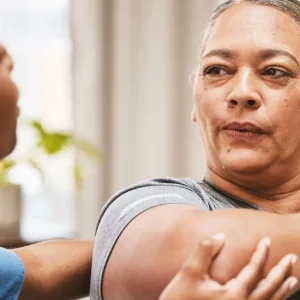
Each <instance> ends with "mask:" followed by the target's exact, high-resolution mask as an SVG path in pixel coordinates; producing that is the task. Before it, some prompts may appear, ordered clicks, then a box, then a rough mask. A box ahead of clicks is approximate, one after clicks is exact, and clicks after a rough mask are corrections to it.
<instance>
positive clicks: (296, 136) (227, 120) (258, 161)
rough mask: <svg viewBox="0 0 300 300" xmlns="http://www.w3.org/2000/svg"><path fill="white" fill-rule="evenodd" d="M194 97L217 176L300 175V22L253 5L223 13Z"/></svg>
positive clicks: (196, 115)
mask: <svg viewBox="0 0 300 300" xmlns="http://www.w3.org/2000/svg"><path fill="white" fill-rule="evenodd" d="M194 97H195V108H194V111H193V114H192V119H193V121H195V122H197V123H198V124H199V127H200V130H201V133H202V137H203V142H204V146H205V149H206V153H207V161H208V166H209V168H211V169H212V170H213V171H215V172H216V173H219V174H220V175H222V174H223V175H224V174H225V172H227V173H228V174H235V175H237V174H238V175H243V176H251V175H255V174H258V173H260V172H264V173H265V171H268V172H269V173H267V174H268V175H269V174H275V173H276V174H278V173H277V172H283V173H281V176H282V177H284V176H296V175H297V174H300V26H299V25H297V24H296V22H295V21H294V19H293V18H291V17H290V16H288V15H287V14H285V13H283V12H281V11H280V10H277V9H275V8H272V7H268V6H261V5H257V4H252V3H242V4H238V5H234V6H232V7H231V8H229V9H228V10H227V11H225V12H224V13H223V14H221V16H220V17H219V18H218V19H217V20H216V23H215V25H214V26H213V28H212V31H211V33H210V36H209V38H208V41H207V44H206V46H205V49H204V52H203V55H202V58H201V63H200V66H199V69H198V75H197V76H196V78H195V83H194ZM265 174H266V173H265Z"/></svg>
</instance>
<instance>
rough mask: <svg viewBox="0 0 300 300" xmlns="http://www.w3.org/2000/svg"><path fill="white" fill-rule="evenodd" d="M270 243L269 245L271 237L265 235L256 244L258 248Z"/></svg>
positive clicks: (267, 245)
mask: <svg viewBox="0 0 300 300" xmlns="http://www.w3.org/2000/svg"><path fill="white" fill-rule="evenodd" d="M270 245H271V239H270V238H269V237H265V238H263V239H262V240H260V242H259V244H258V248H262V247H269V246H270Z"/></svg>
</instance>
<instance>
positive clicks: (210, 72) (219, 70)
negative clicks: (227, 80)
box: [204, 67, 228, 76]
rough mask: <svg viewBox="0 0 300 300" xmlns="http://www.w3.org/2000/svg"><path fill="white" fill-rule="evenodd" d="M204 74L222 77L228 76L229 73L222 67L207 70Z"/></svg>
mask: <svg viewBox="0 0 300 300" xmlns="http://www.w3.org/2000/svg"><path fill="white" fill-rule="evenodd" d="M204 74H205V75H206V74H208V75H211V76H222V75H227V74H228V73H227V72H226V71H225V70H224V69H222V68H221V67H210V68H208V69H206V70H205V72H204Z"/></svg>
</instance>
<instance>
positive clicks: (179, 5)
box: [0, 0, 221, 246]
mask: <svg viewBox="0 0 300 300" xmlns="http://www.w3.org/2000/svg"><path fill="white" fill-rule="evenodd" d="M220 2H221V1H219V0H43V1H40V0H10V1H7V0H0V42H1V43H4V44H5V45H6V47H7V48H8V50H9V52H10V53H11V54H12V57H13V58H14V61H15V71H14V73H13V78H14V80H15V81H16V83H17V85H18V87H19V89H20V101H19V104H20V107H21V118H25V119H26V118H34V119H39V120H41V121H42V123H43V125H45V127H46V128H47V130H49V131H51V130H59V131H62V132H65V131H66V132H69V131H74V132H75V133H76V135H77V136H78V137H79V138H82V139H85V140H86V141H88V142H92V143H93V144H94V145H96V146H97V147H98V148H99V149H101V152H102V155H103V159H102V160H101V161H100V160H99V161H97V160H92V161H91V160H89V159H88V158H87V157H86V156H83V155H82V154H81V153H75V151H74V149H68V150H67V151H65V152H63V153H62V154H60V155H59V156H53V157H49V156H44V155H41V156H37V157H35V158H36V159H37V160H38V161H39V163H40V164H41V166H42V168H43V170H44V171H45V173H46V174H45V175H46V182H45V183H42V182H41V180H40V176H38V174H37V173H36V172H34V171H33V170H30V168H29V169H28V168H26V167H24V166H22V165H20V166H19V167H18V168H16V170H14V171H13V172H12V173H11V174H10V177H11V179H12V181H13V182H14V183H16V184H21V185H22V188H23V197H22V199H23V200H22V205H23V210H22V218H21V219H22V220H21V221H22V224H21V237H22V240H23V241H22V240H21V241H16V244H14V245H19V244H22V242H25V243H27V242H29V243H31V242H36V241H41V240H47V239H52V238H74V237H79V238H93V236H94V230H95V224H96V220H97V217H98V215H99V212H100V210H101V208H102V206H103V204H104V203H105V202H106V201H107V200H108V199H109V198H110V196H111V195H112V194H114V193H115V192H117V191H118V190H119V189H122V188H124V187H126V186H128V185H131V184H134V183H137V182H139V181H142V180H146V179H148V178H151V177H161V176H170V177H191V178H194V179H196V180H201V178H202V177H203V174H204V172H205V162H204V154H203V151H202V146H201V142H200V137H199V135H198V132H197V128H196V126H195V125H194V124H192V123H191V121H190V114H191V110H192V107H193V98H192V87H191V84H190V83H189V76H190V74H191V73H192V71H193V70H195V68H196V67H197V64H198V61H199V57H198V55H199V48H200V42H201V39H202V33H203V30H204V27H205V24H206V22H207V20H208V19H209V16H210V15H211V12H212V10H213V9H214V8H215V6H216V5H217V4H218V3H220ZM18 140H19V141H18V146H17V149H16V151H15V153H14V154H13V156H12V157H18V155H19V156H21V157H22V156H23V155H25V156H26V151H27V152H28V149H31V147H32V145H34V144H35V143H36V135H34V134H33V132H32V131H30V130H28V129H27V128H26V127H24V126H23V125H22V122H20V126H19V128H18ZM75 160H77V161H79V162H80V163H81V164H82V165H83V166H84V168H83V182H82V189H81V190H80V192H79V193H78V194H76V193H75V189H74V180H73V179H74V178H73V175H72V170H73V166H74V162H75ZM4 198H5V197H4ZM0 209H1V208H0ZM2 211H5V209H2ZM0 227H1V223H0ZM0 229H1V228H0ZM0 238H1V230H0ZM4 242H5V241H4ZM9 245H12V244H9ZM0 246H1V243H0Z"/></svg>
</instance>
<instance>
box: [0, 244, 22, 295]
mask: <svg viewBox="0 0 300 300" xmlns="http://www.w3.org/2000/svg"><path fill="white" fill-rule="evenodd" d="M24 279H25V268H24V265H23V262H22V261H21V259H20V258H19V257H18V256H17V255H16V254H14V253H13V252H12V251H10V250H6V249H4V248H0V300H4V299H5V300H16V299H18V297H19V294H20V291H21V289H22V286H23V283H24Z"/></svg>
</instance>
